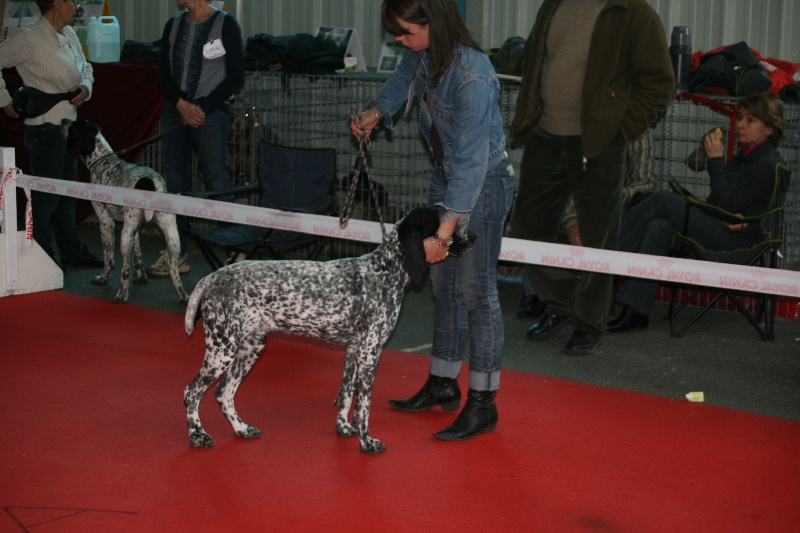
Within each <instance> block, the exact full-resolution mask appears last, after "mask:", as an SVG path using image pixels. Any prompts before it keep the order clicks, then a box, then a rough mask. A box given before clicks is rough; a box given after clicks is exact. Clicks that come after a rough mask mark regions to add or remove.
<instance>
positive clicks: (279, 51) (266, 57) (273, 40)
mask: <svg viewBox="0 0 800 533" xmlns="http://www.w3.org/2000/svg"><path fill="white" fill-rule="evenodd" d="M289 39H291V37H275V36H273V35H269V34H268V33H259V34H257V35H253V36H251V37H248V38H247V43H246V44H245V47H244V65H245V69H246V70H274V68H273V66H276V65H278V63H280V59H281V55H283V53H284V52H285V51H286V43H287V42H288V41H289Z"/></svg>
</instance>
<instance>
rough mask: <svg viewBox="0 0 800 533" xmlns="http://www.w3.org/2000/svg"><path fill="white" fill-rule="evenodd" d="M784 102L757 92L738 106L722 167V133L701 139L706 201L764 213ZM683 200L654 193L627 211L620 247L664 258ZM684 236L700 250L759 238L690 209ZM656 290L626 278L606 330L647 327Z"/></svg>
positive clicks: (680, 224)
mask: <svg viewBox="0 0 800 533" xmlns="http://www.w3.org/2000/svg"><path fill="white" fill-rule="evenodd" d="M785 128H786V122H785V121H784V119H783V103H782V102H781V101H780V100H779V99H778V97H777V96H775V95H773V94H756V95H751V96H747V97H745V98H743V99H742V100H741V102H739V118H738V120H737V123H736V140H737V142H738V144H739V152H738V153H737V154H736V156H735V157H734V158H733V160H732V161H731V163H730V164H729V165H726V164H725V159H724V157H723V156H724V153H725V149H724V147H723V144H722V135H721V132H719V131H712V132H711V133H709V134H707V135H706V136H705V137H704V139H703V146H704V148H705V151H706V154H707V155H708V162H707V171H708V174H709V177H710V181H711V183H710V184H711V194H709V195H708V198H707V199H706V202H707V203H709V204H711V205H714V206H716V207H719V208H721V209H724V210H725V211H728V212H730V213H737V214H739V215H741V216H754V215H759V214H761V213H764V212H765V211H767V209H769V204H770V202H771V200H772V194H773V188H774V184H775V166H776V164H778V163H784V161H783V158H781V156H780V154H778V152H777V150H776V148H775V147H776V145H777V144H778V141H780V139H781V136H782V135H783V130H784V129H785ZM686 204H687V202H686V200H685V199H684V197H683V196H681V195H679V194H675V193H673V192H671V191H658V192H655V193H653V194H651V195H650V196H648V197H647V198H645V199H644V200H643V201H641V202H639V203H638V204H637V205H636V206H634V207H633V208H632V209H631V210H629V211H628V212H627V213H626V214H625V215H624V216H623V219H622V232H621V234H620V240H619V249H620V250H622V251H625V252H637V253H642V254H649V255H667V254H668V253H669V250H670V244H671V243H672V238H673V236H674V234H675V232H678V231H681V232H683V231H684V218H685V213H686ZM686 229H687V231H686V233H687V234H688V236H689V237H691V238H692V239H694V240H696V241H697V242H698V243H699V244H701V245H702V246H704V247H708V248H713V249H717V250H734V249H738V248H743V247H749V246H753V245H755V244H756V243H757V242H759V241H760V240H761V238H762V235H761V234H760V232H759V228H758V227H756V225H755V224H754V225H750V226H748V225H747V224H745V223H742V224H735V225H729V224H725V223H723V222H721V221H720V220H718V219H716V218H713V217H711V216H709V215H707V214H705V213H703V212H701V211H700V210H697V209H695V210H693V211H692V213H691V216H690V217H689V222H688V227H687V228H686ZM657 291H658V281H655V280H646V279H641V278H630V279H627V280H626V281H625V285H624V286H623V287H622V290H621V291H620V293H619V295H618V302H619V303H621V304H622V305H623V309H622V312H621V313H620V315H619V316H618V317H617V318H615V319H614V320H612V321H611V322H609V323H608V325H607V327H606V331H608V332H611V333H621V332H623V331H629V330H632V329H647V326H648V325H649V322H650V320H649V314H650V311H651V309H652V308H653V302H654V300H655V297H656V293H657Z"/></svg>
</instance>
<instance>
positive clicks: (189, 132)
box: [162, 100, 231, 255]
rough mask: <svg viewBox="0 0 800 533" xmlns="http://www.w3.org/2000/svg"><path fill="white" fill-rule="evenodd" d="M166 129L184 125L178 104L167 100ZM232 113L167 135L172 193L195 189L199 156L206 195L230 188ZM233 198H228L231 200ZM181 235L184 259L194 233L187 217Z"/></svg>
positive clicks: (212, 115) (180, 224)
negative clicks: (195, 165) (194, 165)
mask: <svg viewBox="0 0 800 533" xmlns="http://www.w3.org/2000/svg"><path fill="white" fill-rule="evenodd" d="M162 121H163V127H164V129H167V128H170V127H171V126H173V125H174V124H176V123H179V122H180V121H181V114H180V113H179V112H178V109H177V108H176V107H175V104H174V103H172V102H171V101H169V100H167V101H165V102H164V108H163V111H162ZM230 127H231V121H230V111H229V110H228V108H227V106H226V107H223V108H220V109H217V110H214V111H212V112H211V113H209V114H208V115H206V121H205V123H204V124H203V125H202V126H200V127H198V128H194V127H192V126H181V127H180V128H177V129H174V130H172V131H170V132H169V133H167V134H166V135H164V140H163V144H164V180H165V181H166V182H167V191H168V192H171V193H175V194H178V193H182V192H189V191H190V190H191V188H192V153H194V154H196V155H197V162H198V163H199V166H200V174H201V175H202V178H203V183H204V184H205V188H206V190H207V191H217V190H220V189H223V188H225V187H227V186H228V132H229V131H230ZM229 199H230V198H228V200H229ZM177 222H178V232H179V233H180V239H181V255H185V254H186V252H187V251H188V248H189V236H190V235H191V230H190V227H189V221H188V220H187V219H186V217H182V216H179V217H178V219H177Z"/></svg>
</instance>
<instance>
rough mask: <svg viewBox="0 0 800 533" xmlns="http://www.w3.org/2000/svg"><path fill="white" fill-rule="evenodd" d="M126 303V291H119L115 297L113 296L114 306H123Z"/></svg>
mask: <svg viewBox="0 0 800 533" xmlns="http://www.w3.org/2000/svg"><path fill="white" fill-rule="evenodd" d="M127 301H128V291H123V290H120V291H119V292H118V293H117V294H116V296H114V303H115V304H124V303H127Z"/></svg>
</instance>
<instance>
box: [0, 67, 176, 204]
mask: <svg viewBox="0 0 800 533" xmlns="http://www.w3.org/2000/svg"><path fill="white" fill-rule="evenodd" d="M92 67H93V68H94V88H93V94H92V99H91V100H89V101H88V102H87V103H86V104H85V105H83V106H82V107H80V108H79V109H78V116H79V117H80V118H86V119H89V120H92V121H94V122H96V123H97V124H99V125H100V128H101V129H102V130H103V135H104V136H105V137H106V139H108V142H109V143H110V144H111V147H112V148H113V149H114V150H122V149H123V148H128V147H130V146H133V145H134V144H136V143H138V142H141V141H144V140H145V139H147V138H149V137H151V136H152V135H153V133H154V132H155V128H156V126H157V125H158V122H159V120H160V118H161V105H162V104H163V102H164V95H163V94H162V93H161V90H160V89H159V88H158V81H157V80H156V71H157V65H156V64H139V63H92ZM3 79H4V80H5V82H6V86H7V88H8V90H9V92H10V93H11V94H12V95H13V94H14V91H16V90H17V87H19V86H20V85H21V84H22V82H21V80H20V77H19V74H17V71H16V69H5V70H3ZM23 126H24V124H23V121H22V119H11V118H9V117H8V116H7V115H6V114H5V113H2V112H0V146H13V147H14V148H16V151H15V157H16V162H17V166H18V167H19V168H21V169H22V170H23V172H30V167H29V166H28V155H27V154H26V153H25V148H24V145H23V140H22V130H23ZM144 149H145V147H144V146H142V147H140V148H137V149H136V150H133V151H131V152H130V153H128V154H126V155H125V156H124V159H126V160H127V161H131V162H136V161H138V160H139V157H140V156H141V154H142V152H143V151H144ZM78 168H79V175H80V179H81V181H87V182H88V181H89V174H88V171H87V170H86V167H84V165H83V164H79V165H78ZM89 213H91V206H90V205H89V204H88V203H87V202H83V203H82V205H80V204H79V211H78V218H79V220H82V219H83V218H85V217H86V216H88V214H89Z"/></svg>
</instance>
